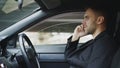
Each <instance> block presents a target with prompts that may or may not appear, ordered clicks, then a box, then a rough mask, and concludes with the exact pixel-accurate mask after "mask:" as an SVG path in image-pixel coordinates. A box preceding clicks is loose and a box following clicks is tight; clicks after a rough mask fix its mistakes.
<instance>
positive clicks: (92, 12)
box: [84, 8, 94, 16]
mask: <svg viewBox="0 0 120 68" xmlns="http://www.w3.org/2000/svg"><path fill="white" fill-rule="evenodd" d="M91 14H94V11H93V10H92V9H90V8H88V9H87V10H86V11H85V14H84V16H88V15H91Z"/></svg>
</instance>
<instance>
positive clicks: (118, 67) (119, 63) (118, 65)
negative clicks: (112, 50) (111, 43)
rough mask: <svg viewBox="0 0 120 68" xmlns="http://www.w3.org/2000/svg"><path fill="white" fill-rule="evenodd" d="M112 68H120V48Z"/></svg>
mask: <svg viewBox="0 0 120 68" xmlns="http://www.w3.org/2000/svg"><path fill="white" fill-rule="evenodd" d="M110 68H120V48H119V49H118V51H117V52H116V54H115V56H114V57H113V61H112V64H111V67H110Z"/></svg>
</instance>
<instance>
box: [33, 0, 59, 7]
mask: <svg viewBox="0 0 120 68" xmlns="http://www.w3.org/2000/svg"><path fill="white" fill-rule="evenodd" d="M35 1H36V2H37V3H38V4H39V5H40V7H41V8H42V9H54V8H57V7H59V6H60V5H61V1H60V0H35Z"/></svg>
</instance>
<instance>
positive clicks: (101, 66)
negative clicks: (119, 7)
mask: <svg viewBox="0 0 120 68" xmlns="http://www.w3.org/2000/svg"><path fill="white" fill-rule="evenodd" d="M108 12H109V11H108ZM107 15H108V14H107V10H106V9H104V7H102V8H100V7H95V6H89V7H88V8H87V9H86V12H85V15H84V19H83V22H82V24H81V25H78V26H77V27H76V28H75V30H74V33H73V35H72V36H71V37H70V38H69V39H68V43H67V46H66V49H65V57H66V59H67V61H68V63H69V64H70V68H110V64H111V61H112V58H113V55H114V54H115V52H116V50H117V48H118V47H117V45H116V43H115V42H114V40H113V38H112V37H110V35H109V34H108V33H107V31H106V30H107V26H106V25H107V23H109V22H108V17H109V16H107ZM88 34H92V36H93V39H92V40H90V41H88V42H86V43H84V44H82V45H81V46H78V41H79V38H81V37H83V36H85V35H88Z"/></svg>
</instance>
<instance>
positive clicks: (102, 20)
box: [97, 16, 104, 24]
mask: <svg viewBox="0 0 120 68" xmlns="http://www.w3.org/2000/svg"><path fill="white" fill-rule="evenodd" d="M103 22H104V17H103V16H99V17H98V18H97V24H102V23H103Z"/></svg>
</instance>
